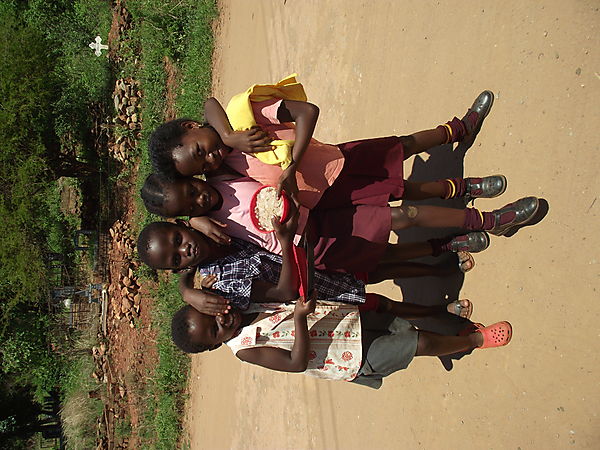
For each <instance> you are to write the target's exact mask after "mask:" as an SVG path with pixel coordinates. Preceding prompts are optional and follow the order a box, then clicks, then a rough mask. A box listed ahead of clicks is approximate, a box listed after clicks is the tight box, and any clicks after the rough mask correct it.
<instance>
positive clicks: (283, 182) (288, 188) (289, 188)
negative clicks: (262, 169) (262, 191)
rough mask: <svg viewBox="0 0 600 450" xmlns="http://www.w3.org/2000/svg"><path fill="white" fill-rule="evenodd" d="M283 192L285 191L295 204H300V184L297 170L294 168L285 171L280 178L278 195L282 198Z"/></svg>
mask: <svg viewBox="0 0 600 450" xmlns="http://www.w3.org/2000/svg"><path fill="white" fill-rule="evenodd" d="M282 191H285V193H286V194H288V195H289V196H290V197H291V198H292V200H293V201H294V203H298V201H297V197H298V182H297V181H296V169H295V167H294V166H290V167H288V168H287V169H285V170H284V171H283V173H282V174H281V176H280V177H279V182H278V184H277V195H278V196H280V195H281V193H282Z"/></svg>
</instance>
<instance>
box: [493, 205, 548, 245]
mask: <svg viewBox="0 0 600 450" xmlns="http://www.w3.org/2000/svg"><path fill="white" fill-rule="evenodd" d="M539 207H540V201H539V199H538V198H537V197H524V198H522V199H519V200H517V201H516V202H514V203H509V204H508V205H506V206H503V207H502V208H500V209H496V210H494V211H492V212H491V213H489V214H492V215H493V220H494V224H493V227H492V228H491V229H489V230H487V231H488V232H490V233H492V234H495V235H496V236H502V235H505V234H507V233H509V232H510V231H513V230H514V229H515V228H517V227H521V226H523V225H525V224H527V223H528V222H529V221H531V219H533V217H534V216H535V214H536V213H537V211H538V208H539Z"/></svg>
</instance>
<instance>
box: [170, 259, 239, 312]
mask: <svg viewBox="0 0 600 450" xmlns="http://www.w3.org/2000/svg"><path fill="white" fill-rule="evenodd" d="M195 273H196V270H195V269H193V270H190V271H189V272H186V273H184V274H182V275H181V277H180V278H179V292H180V293H181V296H182V297H183V301H185V302H186V303H188V304H189V305H191V306H192V307H194V309H196V310H198V311H199V312H201V313H204V314H208V315H211V316H216V315H218V314H227V313H228V312H229V309H230V308H231V307H230V306H229V300H227V299H225V298H223V297H221V296H220V295H216V294H213V293H211V292H207V291H204V290H202V289H194V274H195Z"/></svg>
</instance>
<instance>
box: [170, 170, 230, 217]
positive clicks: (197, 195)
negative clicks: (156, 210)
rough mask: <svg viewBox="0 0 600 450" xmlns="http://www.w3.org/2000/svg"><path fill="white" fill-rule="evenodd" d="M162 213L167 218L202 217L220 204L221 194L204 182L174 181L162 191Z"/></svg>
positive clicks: (192, 180) (190, 179) (191, 180)
mask: <svg viewBox="0 0 600 450" xmlns="http://www.w3.org/2000/svg"><path fill="white" fill-rule="evenodd" d="M164 192H165V200H164V203H163V206H162V208H163V212H164V214H165V215H166V216H167V217H176V216H192V217H196V216H202V215H204V214H206V213H207V212H208V211H210V210H211V209H213V208H214V207H215V206H216V205H218V204H219V203H220V202H221V194H219V192H218V191H217V190H216V189H215V188H213V187H212V186H211V185H210V184H208V183H207V182H206V181H203V180H198V179H196V178H186V179H181V180H175V181H173V182H172V183H169V185H168V186H167V187H165V189H164Z"/></svg>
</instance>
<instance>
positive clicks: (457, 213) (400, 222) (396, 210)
mask: <svg viewBox="0 0 600 450" xmlns="http://www.w3.org/2000/svg"><path fill="white" fill-rule="evenodd" d="M470 209H474V208H466V209H455V208H444V207H440V206H428V205H423V206H415V205H408V206H397V207H393V208H392V230H404V229H407V228H411V227H426V228H444V227H454V228H463V227H464V228H466V229H468V230H481V229H482V228H481V227H482V226H483V220H479V221H477V222H476V223H470V222H467V214H469V218H471V217H470V216H471V215H472V214H470V213H469V212H468V210H470ZM475 211H477V212H478V210H475ZM476 218H477V219H478V217H476ZM467 227H470V228H467Z"/></svg>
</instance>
